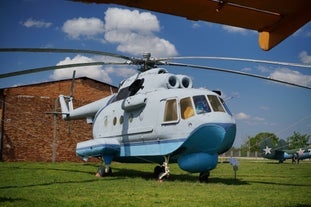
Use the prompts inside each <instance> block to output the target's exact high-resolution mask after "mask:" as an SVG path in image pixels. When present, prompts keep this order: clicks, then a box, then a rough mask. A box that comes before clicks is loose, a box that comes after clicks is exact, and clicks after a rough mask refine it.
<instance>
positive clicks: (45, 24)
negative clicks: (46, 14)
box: [22, 18, 52, 28]
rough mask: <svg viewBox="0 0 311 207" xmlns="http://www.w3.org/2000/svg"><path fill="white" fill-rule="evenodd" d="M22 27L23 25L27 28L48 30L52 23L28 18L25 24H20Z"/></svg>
mask: <svg viewBox="0 0 311 207" xmlns="http://www.w3.org/2000/svg"><path fill="white" fill-rule="evenodd" d="M22 25H24V26H25V27H28V28H30V27H36V28H48V27H50V26H51V25H52V23H51V22H45V21H40V20H35V19H32V18H29V19H27V20H26V21H25V22H22Z"/></svg>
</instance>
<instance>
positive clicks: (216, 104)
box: [207, 95, 225, 112]
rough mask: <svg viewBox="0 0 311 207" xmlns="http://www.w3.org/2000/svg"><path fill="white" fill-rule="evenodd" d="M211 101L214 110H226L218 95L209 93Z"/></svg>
mask: <svg viewBox="0 0 311 207" xmlns="http://www.w3.org/2000/svg"><path fill="white" fill-rule="evenodd" d="M207 97H208V100H209V102H210V103H211V105H212V108H213V110H214V111H220V112H225V109H224V107H223V106H222V104H221V103H220V101H219V99H218V98H217V96H214V95H207Z"/></svg>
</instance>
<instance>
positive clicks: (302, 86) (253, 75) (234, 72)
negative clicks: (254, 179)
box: [165, 62, 311, 89]
mask: <svg viewBox="0 0 311 207" xmlns="http://www.w3.org/2000/svg"><path fill="white" fill-rule="evenodd" d="M165 64H166V65H169V66H180V67H189V68H197V69H204V70H214V71H221V72H225V73H233V74H238V75H244V76H250V77H254V78H260V79H264V80H269V81H274V82H278V83H284V84H287V85H292V86H296V87H300V88H305V89H311V87H308V86H304V85H299V84H295V83H291V82H287V81H282V80H278V79H273V78H269V77H265V76H260V75H256V74H251V73H245V72H240V71H235V70H229V69H224V68H215V67H208V66H201V65H192V64H184V63H174V62H166V63H165Z"/></svg>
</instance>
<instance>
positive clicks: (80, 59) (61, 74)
mask: <svg viewBox="0 0 311 207" xmlns="http://www.w3.org/2000/svg"><path fill="white" fill-rule="evenodd" d="M90 62H94V59H92V58H89V57H85V56H82V55H76V56H75V57H74V58H72V59H71V58H69V57H66V58H65V59H64V60H62V61H60V62H59V63H58V64H57V65H66V64H75V63H90ZM74 70H76V77H89V78H92V79H95V80H98V81H102V82H106V83H111V82H112V80H111V78H110V77H109V75H108V73H107V72H106V71H105V70H103V68H102V66H100V65H96V66H87V67H76V68H66V69H59V70H54V73H53V74H52V75H51V78H52V79H54V80H60V79H66V78H71V77H72V73H73V71H74Z"/></svg>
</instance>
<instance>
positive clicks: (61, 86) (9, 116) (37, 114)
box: [0, 78, 117, 162]
mask: <svg viewBox="0 0 311 207" xmlns="http://www.w3.org/2000/svg"><path fill="white" fill-rule="evenodd" d="M70 86H71V80H61V81H55V82H48V83H39V84H33V85H27V86H19V87H12V88H5V89H0V100H1V102H0V120H1V128H0V138H1V145H0V158H1V159H0V160H3V161H40V162H50V161H80V159H79V158H77V157H76V153H75V148H76V144H77V142H81V141H84V140H87V139H90V138H91V137H92V125H89V124H87V123H86V120H74V121H69V122H68V121H63V120H62V118H61V115H54V114H51V113H47V112H54V111H58V112H60V104H59V100H58V96H59V95H60V94H64V95H69V91H70ZM111 91H113V92H116V91H117V88H116V87H114V86H112V85H109V84H106V83H102V82H99V81H96V80H93V79H90V78H77V79H76V80H75V87H74V108H76V107H79V106H82V105H85V104H87V103H90V102H92V101H95V100H98V99H100V98H103V97H106V96H108V95H110V94H111Z"/></svg>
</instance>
